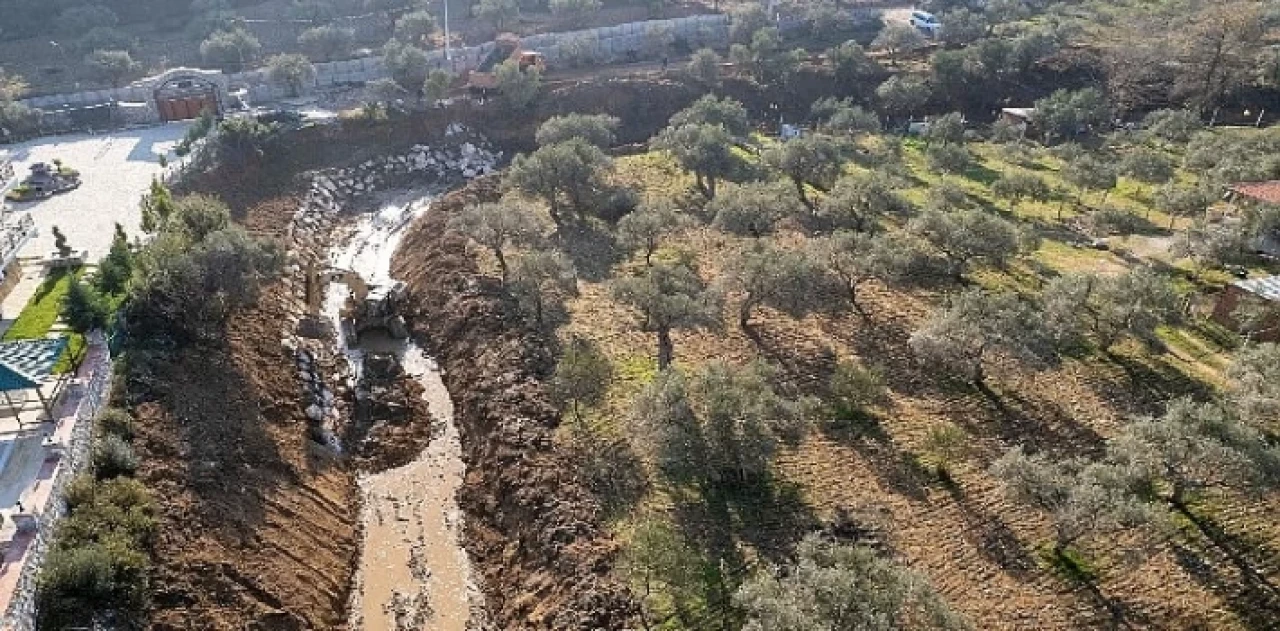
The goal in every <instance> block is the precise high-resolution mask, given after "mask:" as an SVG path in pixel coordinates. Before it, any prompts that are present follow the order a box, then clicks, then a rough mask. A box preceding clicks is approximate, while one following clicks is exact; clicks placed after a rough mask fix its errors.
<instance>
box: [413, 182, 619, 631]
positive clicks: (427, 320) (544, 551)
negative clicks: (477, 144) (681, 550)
mask: <svg viewBox="0 0 1280 631" xmlns="http://www.w3.org/2000/svg"><path fill="white" fill-rule="evenodd" d="M496 184H497V180H496V178H485V179H482V180H477V181H474V182H472V183H471V185H469V186H468V187H466V188H464V189H462V190H461V191H457V192H454V193H451V194H449V195H447V196H446V197H444V198H442V199H441V200H440V201H439V202H438V203H437V205H436V207H435V208H433V209H432V210H431V211H429V212H428V213H427V214H426V215H424V216H423V217H422V218H421V219H419V220H418V221H417V222H416V224H415V225H414V226H412V227H411V228H410V231H409V233H408V234H407V235H406V237H405V239H404V242H403V244H402V245H401V248H400V250H399V252H398V253H397V255H396V258H395V259H394V260H393V262H392V275H393V276H394V277H396V278H400V279H403V280H405V281H406V282H407V283H408V285H409V288H410V291H411V292H412V298H411V303H412V304H413V305H414V306H413V312H412V313H411V316H412V320H411V326H412V327H413V329H414V332H415V334H416V335H417V336H419V337H420V338H421V339H422V340H423V341H424V343H425V344H426V346H427V348H429V349H430V350H431V352H432V354H433V355H435V356H436V357H437V359H438V361H439V362H440V366H441V368H442V369H443V373H444V382H445V385H446V386H447V387H448V389H449V391H450V393H451V394H452V396H453V399H454V406H455V407H454V411H455V419H456V422H457V425H458V430H459V432H460V435H461V439H462V449H463V458H464V460H465V461H466V465H467V474H466V479H465V480H464V482H463V487H462V489H461V491H460V492H459V502H460V504H461V506H462V509H463V511H465V513H466V545H467V551H468V552H469V553H470V554H471V557H472V561H473V563H474V567H475V568H476V570H477V572H478V574H479V576H480V582H481V584H482V589H483V590H484V592H485V596H486V605H487V607H488V609H489V614H490V616H491V618H492V620H493V622H494V623H495V626H496V627H498V628H502V629H583V630H587V629H592V630H594V629H622V628H626V627H628V626H629V623H630V622H631V621H632V620H633V619H634V613H635V611H636V607H635V603H634V601H633V600H632V597H631V595H630V593H629V592H628V591H627V590H626V589H625V588H624V587H622V586H621V585H618V584H617V583H615V582H614V581H613V580H612V579H611V578H610V577H609V569H610V566H611V565H612V563H613V561H614V559H615V556H616V552H617V547H616V545H615V543H614V542H613V541H612V540H611V539H610V538H609V536H608V535H607V534H606V533H605V531H604V529H603V528H602V527H601V524H600V518H599V507H598V506H597V505H596V503H595V501H594V500H593V499H592V498H591V497H590V496H589V494H588V492H587V490H586V489H585V488H584V487H583V486H582V483H581V482H580V481H579V480H578V479H576V478H575V477H574V475H573V473H572V471H573V468H572V467H570V466H569V465H568V463H567V462H566V461H565V460H564V459H563V457H562V456H561V455H560V454H559V453H557V451H556V450H555V447H554V446H553V442H552V433H553V431H554V430H555V427H556V425H557V424H558V422H559V417H558V414H557V413H556V410H555V408H554V407H553V406H552V405H551V404H550V402H549V401H548V399H547V395H546V392H545V389H544V388H543V385H542V379H543V377H544V376H545V375H546V374H547V373H548V372H549V371H550V369H551V368H552V358H551V356H550V354H549V353H548V352H547V350H546V347H545V345H544V344H543V343H542V341H541V340H539V339H538V338H537V336H536V335H534V334H533V333H532V332H531V331H529V330H528V329H527V328H526V327H525V325H524V324H523V323H522V320H521V319H520V318H519V317H518V316H517V315H516V313H515V312H514V307H513V305H512V304H511V303H510V302H509V301H508V300H507V299H506V298H505V297H504V296H503V294H502V291H501V289H500V287H498V286H496V284H495V283H494V282H493V281H492V280H490V279H486V278H483V277H481V276H480V275H479V274H478V272H477V270H476V265H475V261H474V260H473V259H472V258H471V257H470V256H468V254H467V251H466V247H465V243H464V241H462V240H461V239H460V238H458V237H457V236H455V235H451V234H448V233H447V232H446V231H445V229H444V228H445V222H446V221H447V219H448V217H449V216H450V215H451V214H452V213H453V212H455V211H456V210H457V209H459V208H460V207H461V206H462V205H464V204H465V203H467V202H469V201H476V200H486V199H493V198H496V196H497V186H496Z"/></svg>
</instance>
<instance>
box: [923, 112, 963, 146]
mask: <svg viewBox="0 0 1280 631" xmlns="http://www.w3.org/2000/svg"><path fill="white" fill-rule="evenodd" d="M925 138H926V139H927V140H928V141H929V142H931V143H933V142H936V143H940V144H944V145H959V144H963V143H964V115H963V114H960V113H959V112H951V113H950V114H943V115H942V116H939V117H937V118H935V119H933V120H932V121H929V131H928V132H926V133H925Z"/></svg>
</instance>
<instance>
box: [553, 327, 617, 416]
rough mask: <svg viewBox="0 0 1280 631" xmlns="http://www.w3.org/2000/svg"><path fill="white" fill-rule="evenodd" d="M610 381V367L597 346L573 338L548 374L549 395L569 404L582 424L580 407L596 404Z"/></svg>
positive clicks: (584, 340) (611, 373)
mask: <svg viewBox="0 0 1280 631" xmlns="http://www.w3.org/2000/svg"><path fill="white" fill-rule="evenodd" d="M612 381H613V364H612V363H610V362H609V357H608V356H606V355H605V354H604V351H602V350H601V349H600V346H599V345H598V344H596V343H595V342H593V341H591V340H590V339H587V338H585V337H582V336H578V335H574V336H572V337H570V338H569V341H567V342H565V345H564V349H563V350H562V351H561V353H560V360H559V361H558V362H556V371H555V373H553V374H552V375H551V396H552V397H553V398H554V399H555V400H556V401H558V402H559V403H560V404H561V405H564V404H568V405H569V406H570V409H571V410H572V411H573V417H574V419H575V420H577V421H578V422H579V423H581V422H582V410H581V408H582V406H591V405H599V404H600V402H601V401H603V400H604V396H605V394H606V393H607V392H608V391H609V384H610V383H611V382H612Z"/></svg>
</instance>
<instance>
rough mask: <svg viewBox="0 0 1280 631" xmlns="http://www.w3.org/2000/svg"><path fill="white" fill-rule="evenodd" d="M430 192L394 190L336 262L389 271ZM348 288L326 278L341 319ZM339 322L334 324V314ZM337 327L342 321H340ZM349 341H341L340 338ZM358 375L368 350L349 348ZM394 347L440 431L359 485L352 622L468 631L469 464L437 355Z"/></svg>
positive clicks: (391, 629) (378, 276)
mask: <svg viewBox="0 0 1280 631" xmlns="http://www.w3.org/2000/svg"><path fill="white" fill-rule="evenodd" d="M429 201H430V198H429V197H424V196H422V195H420V194H418V195H412V196H410V195H401V196H396V197H388V198H387V201H386V203H384V204H383V206H382V208H381V210H379V211H378V212H377V213H374V214H372V215H369V216H365V217H362V218H361V219H360V220H359V221H358V222H357V223H356V226H355V229H354V230H353V231H352V232H351V234H350V236H349V237H348V239H347V243H346V245H345V246H344V247H339V248H335V250H334V253H333V254H334V256H333V259H332V262H333V263H334V264H335V265H337V266H339V267H343V268H346V269H350V270H352V271H355V272H358V273H359V274H360V275H361V276H362V277H364V278H365V279H367V280H370V281H373V282H379V281H383V280H386V279H388V278H389V275H390V260H391V255H392V253H393V252H394V251H395V249H396V247H397V245H398V244H399V242H400V237H401V236H402V233H403V231H404V229H405V227H407V225H408V222H409V220H411V219H412V218H413V217H414V216H416V215H417V214H419V213H421V212H423V211H424V210H425V209H426V207H427V203H428V202H429ZM345 291H346V288H345V287H343V286H340V285H336V286H333V287H330V290H329V293H330V300H329V301H328V307H329V309H328V310H329V313H330V315H331V317H335V318H336V308H337V307H339V306H340V305H341V302H342V296H344V295H345ZM335 324H337V323H336V322H335ZM337 328H338V330H341V327H337ZM339 343H340V344H342V345H343V346H344V347H345V341H344V340H341V339H340V340H339ZM344 350H345V351H346V354H347V358H348V360H349V361H350V362H351V364H352V369H353V371H352V372H353V374H356V375H358V374H359V369H360V363H361V361H362V360H363V352H362V351H361V350H359V349H345V348H344ZM379 350H389V351H391V352H394V353H396V354H397V355H398V356H399V357H400V361H401V365H402V367H403V368H404V369H405V372H406V373H407V374H409V375H410V376H412V377H414V378H415V379H417V381H418V382H419V383H420V384H421V385H422V387H423V394H422V396H423V399H424V400H425V401H426V402H427V405H428V408H429V409H430V411H431V415H432V417H433V419H434V420H435V422H436V423H438V424H439V425H440V426H441V428H442V429H441V431H440V433H439V435H438V436H436V437H435V438H433V439H432V441H431V443H430V445H429V446H428V447H427V448H426V449H425V450H424V451H423V452H422V454H421V455H419V456H418V458H417V459H416V460H414V461H413V462H411V463H409V464H407V465H404V466H402V467H397V468H394V469H389V470H386V471H382V472H379V473H375V474H372V475H364V476H361V478H360V480H359V482H358V484H359V496H360V523H361V526H362V534H361V538H360V561H359V565H358V566H357V569H356V594H355V599H354V602H353V606H352V608H351V617H352V620H351V626H352V627H353V628H356V629H367V630H369V631H384V630H387V631H399V630H405V631H408V630H416V629H432V630H433V631H465V630H466V629H468V628H471V627H472V626H473V624H474V622H475V621H478V619H479V618H480V616H479V615H474V616H473V615H472V610H473V608H474V609H477V611H478V609H479V607H478V603H479V602H480V598H479V590H478V589H477V588H476V586H475V585H474V583H473V582H472V579H471V567H470V563H469V561H468V558H467V553H466V551H465V549H464V548H463V547H462V536H461V530H462V521H463V519H462V512H461V510H460V509H459V508H458V503H457V499H456V496H457V492H458V489H459V488H460V487H461V486H462V480H463V475H464V473H465V465H464V464H463V461H462V447H461V444H460V442H459V439H458V431H457V429H456V427H455V425H454V422H453V403H452V402H451V400H450V398H449V393H448V391H447V390H446V389H445V387H444V384H443V382H442V381H441V377H440V370H439V368H438V367H437V366H436V364H435V362H434V361H432V360H431V359H430V358H428V357H427V356H426V354H425V353H424V352H423V351H422V350H421V349H419V348H418V347H417V346H414V345H413V344H411V343H404V342H396V343H393V344H392V346H391V347H390V348H385V349H379Z"/></svg>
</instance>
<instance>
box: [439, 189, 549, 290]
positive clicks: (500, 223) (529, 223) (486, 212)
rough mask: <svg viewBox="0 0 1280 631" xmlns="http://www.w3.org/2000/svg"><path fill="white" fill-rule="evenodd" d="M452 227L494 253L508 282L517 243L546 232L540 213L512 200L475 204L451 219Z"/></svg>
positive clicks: (530, 242)
mask: <svg viewBox="0 0 1280 631" xmlns="http://www.w3.org/2000/svg"><path fill="white" fill-rule="evenodd" d="M449 228H450V229H451V230H456V231H458V232H460V233H462V234H464V235H466V237H467V238H468V239H470V240H472V241H474V242H475V243H476V244H477V245H479V246H481V247H483V248H486V249H488V250H489V251H490V252H491V253H493V258H494V260H496V261H497V262H498V269H499V270H500V271H501V274H502V281H503V282H504V283H505V282H507V276H508V273H509V272H510V269H509V267H508V264H507V255H508V254H509V253H510V248H512V247H514V246H526V245H532V244H534V243H536V242H537V241H538V240H539V239H540V238H541V237H542V233H543V226H542V224H541V222H539V221H538V216H537V214H536V213H535V212H534V210H533V209H532V208H530V207H529V206H528V205H526V204H521V203H519V202H513V201H503V202H486V203H481V204H472V205H470V206H467V207H465V208H463V209H462V212H460V213H458V214H457V215H456V216H454V217H451V218H450V220H449Z"/></svg>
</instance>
